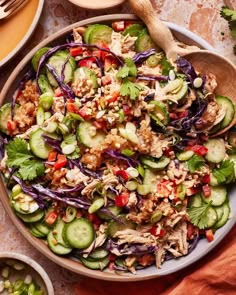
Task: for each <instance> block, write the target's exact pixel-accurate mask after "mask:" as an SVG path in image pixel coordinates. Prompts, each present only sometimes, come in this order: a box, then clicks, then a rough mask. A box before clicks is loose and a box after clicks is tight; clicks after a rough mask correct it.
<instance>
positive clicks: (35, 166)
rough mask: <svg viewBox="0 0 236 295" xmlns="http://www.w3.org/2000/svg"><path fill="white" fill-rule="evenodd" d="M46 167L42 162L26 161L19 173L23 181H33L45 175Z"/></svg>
mask: <svg viewBox="0 0 236 295" xmlns="http://www.w3.org/2000/svg"><path fill="white" fill-rule="evenodd" d="M44 171H45V167H44V164H43V163H42V162H41V161H40V160H36V159H33V160H26V161H25V162H24V163H22V164H21V166H20V169H19V170H18V173H19V174H20V176H21V178H22V179H23V180H33V179H34V178H36V177H38V176H41V175H43V174H44Z"/></svg>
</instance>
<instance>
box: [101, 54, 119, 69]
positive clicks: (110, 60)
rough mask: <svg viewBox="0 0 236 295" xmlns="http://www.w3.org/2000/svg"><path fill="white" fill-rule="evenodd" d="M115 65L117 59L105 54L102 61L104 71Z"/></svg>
mask: <svg viewBox="0 0 236 295" xmlns="http://www.w3.org/2000/svg"><path fill="white" fill-rule="evenodd" d="M117 65H118V61H117V59H116V58H115V57H114V56H113V55H108V54H107V55H106V57H105V59H104V69H105V71H107V70H108V69H110V68H111V67H114V66H117Z"/></svg>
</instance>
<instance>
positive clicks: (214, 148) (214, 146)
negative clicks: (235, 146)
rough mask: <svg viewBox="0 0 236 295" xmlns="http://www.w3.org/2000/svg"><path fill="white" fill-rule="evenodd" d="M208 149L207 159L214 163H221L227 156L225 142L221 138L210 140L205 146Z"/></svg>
mask: <svg viewBox="0 0 236 295" xmlns="http://www.w3.org/2000/svg"><path fill="white" fill-rule="evenodd" d="M204 145H205V147H206V148H207V149H208V151H207V153H206V155H205V158H206V159H207V161H209V162H212V163H220V162H222V161H223V160H224V158H225V156H226V149H225V143H224V140H223V139H221V138H212V139H209V140H208V141H207V142H206V143H205V144H204Z"/></svg>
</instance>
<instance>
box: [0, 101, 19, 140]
mask: <svg viewBox="0 0 236 295" xmlns="http://www.w3.org/2000/svg"><path fill="white" fill-rule="evenodd" d="M18 107H19V105H15V108H18ZM9 120H11V104H10V103H6V104H4V105H3V106H2V107H1V108H0V131H2V132H3V133H5V134H8V129H7V122H8V121H9Z"/></svg>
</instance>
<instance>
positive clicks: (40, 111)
mask: <svg viewBox="0 0 236 295" xmlns="http://www.w3.org/2000/svg"><path fill="white" fill-rule="evenodd" d="M44 120H45V116H44V110H43V108H42V107H38V111H37V114H36V122H37V125H39V126H41V125H43V122H44Z"/></svg>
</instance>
